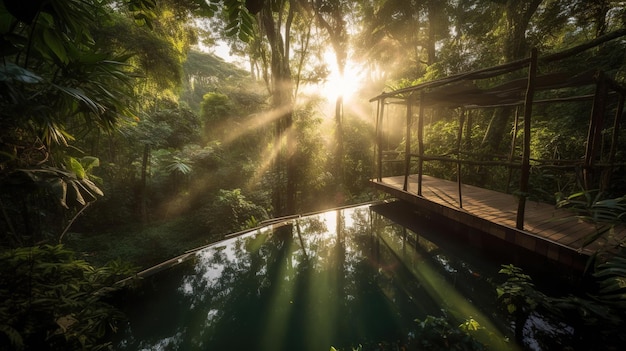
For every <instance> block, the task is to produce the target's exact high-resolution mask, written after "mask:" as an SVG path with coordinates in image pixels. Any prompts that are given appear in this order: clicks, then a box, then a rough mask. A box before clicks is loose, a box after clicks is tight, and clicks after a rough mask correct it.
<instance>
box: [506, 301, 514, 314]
mask: <svg viewBox="0 0 626 351" xmlns="http://www.w3.org/2000/svg"><path fill="white" fill-rule="evenodd" d="M506 309H507V311H509V313H510V314H513V313H514V312H515V311H517V307H515V305H514V304H512V303H510V304H508V305H507V306H506Z"/></svg>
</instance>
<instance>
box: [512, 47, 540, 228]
mask: <svg viewBox="0 0 626 351" xmlns="http://www.w3.org/2000/svg"><path fill="white" fill-rule="evenodd" d="M536 77H537V49H536V48H533V50H532V51H531V54H530V65H529V67H528V87H527V88H526V98H525V99H524V150H523V152H522V175H521V177H520V186H519V188H520V194H519V202H518V204H517V221H516V227H517V229H520V230H522V229H524V213H525V210H526V198H527V197H528V181H529V179H530V123H531V117H532V113H533V98H534V95H535V78H536Z"/></svg>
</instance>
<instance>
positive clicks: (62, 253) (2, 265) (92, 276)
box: [0, 245, 132, 350]
mask: <svg viewBox="0 0 626 351" xmlns="http://www.w3.org/2000/svg"><path fill="white" fill-rule="evenodd" d="M131 271H132V269H131V268H129V267H127V266H125V265H123V264H121V263H120V262H111V263H109V264H107V265H105V266H103V267H100V268H95V267H93V266H91V265H89V264H88V263H87V262H85V261H83V260H77V259H75V258H74V253H73V252H72V251H70V250H67V249H65V248H64V247H63V246H62V245H56V246H51V245H46V246H40V247H24V248H18V249H14V250H8V251H5V252H3V253H2V254H0V301H1V302H0V349H5V348H6V347H8V348H11V349H15V350H79V349H81V350H87V349H88V350H100V349H105V348H106V347H107V344H106V343H102V341H101V340H102V338H103V337H104V336H106V335H107V334H108V333H110V332H114V331H115V330H116V324H117V323H118V322H119V321H121V320H123V319H124V315H123V314H122V313H121V312H120V311H119V310H117V309H116V308H115V307H113V306H111V305H109V304H108V303H106V302H105V301H104V298H105V297H106V296H107V294H108V293H110V292H111V291H113V290H114V288H113V287H114V284H115V282H116V281H117V280H119V279H120V278H121V277H124V276H128V275H129V274H130V273H131Z"/></svg>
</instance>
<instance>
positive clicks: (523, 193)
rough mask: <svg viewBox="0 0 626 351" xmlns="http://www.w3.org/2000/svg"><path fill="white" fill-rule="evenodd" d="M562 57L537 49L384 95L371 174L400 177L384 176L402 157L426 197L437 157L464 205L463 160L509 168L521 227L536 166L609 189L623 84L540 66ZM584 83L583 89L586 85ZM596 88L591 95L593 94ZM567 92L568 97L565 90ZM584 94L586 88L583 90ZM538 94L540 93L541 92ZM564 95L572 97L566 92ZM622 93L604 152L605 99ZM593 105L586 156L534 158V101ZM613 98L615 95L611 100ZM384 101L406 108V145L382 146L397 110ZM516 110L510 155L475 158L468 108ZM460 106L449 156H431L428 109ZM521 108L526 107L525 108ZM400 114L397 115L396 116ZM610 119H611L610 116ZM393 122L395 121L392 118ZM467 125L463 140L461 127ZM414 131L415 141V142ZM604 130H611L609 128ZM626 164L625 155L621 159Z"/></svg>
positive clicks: (380, 98)
mask: <svg viewBox="0 0 626 351" xmlns="http://www.w3.org/2000/svg"><path fill="white" fill-rule="evenodd" d="M561 56H562V55H554V54H553V55H550V56H546V57H544V58H540V57H539V55H538V53H537V51H536V50H532V53H531V55H530V57H528V58H525V59H522V60H518V61H514V62H510V63H507V64H503V65H499V66H494V67H489V68H484V69H480V70H476V71H472V72H466V73H461V74H457V75H453V76H449V77H446V78H442V79H438V80H434V81H430V82H426V83H422V84H419V85H415V86H411V87H407V88H402V89H398V90H395V91H391V92H385V93H382V94H380V95H378V96H376V97H374V98H372V99H371V100H370V101H371V102H376V103H377V113H376V145H375V162H376V174H375V177H374V179H376V181H378V182H380V181H381V180H382V179H383V177H384V176H398V175H400V174H384V173H385V172H386V171H385V166H384V165H385V164H386V163H388V162H393V161H400V162H402V163H403V165H404V167H403V169H404V172H403V174H402V175H403V176H404V186H403V188H404V191H407V189H408V188H409V187H408V182H409V177H410V176H411V175H412V174H415V172H416V173H417V174H416V175H417V194H416V196H422V177H423V172H424V163H425V162H432V161H439V162H450V163H453V164H456V178H457V179H456V181H457V183H458V205H459V207H461V208H462V207H463V198H462V193H461V190H462V185H463V179H464V177H463V174H462V173H463V169H464V167H463V166H466V167H465V169H467V168H468V167H469V166H475V167H482V168H485V169H486V168H488V167H494V166H498V167H507V168H508V177H509V179H508V181H507V186H506V191H507V192H508V191H509V183H511V182H512V181H513V179H512V174H513V171H516V172H517V173H518V174H519V179H518V180H517V187H515V188H514V189H512V191H513V192H514V193H515V194H516V195H517V196H518V199H519V202H518V206H517V223H516V227H517V229H524V217H525V207H526V199H527V197H528V196H529V193H530V191H531V190H532V189H530V175H531V172H532V170H533V169H534V168H536V169H541V168H544V169H563V170H565V169H567V170H574V171H579V172H580V174H581V178H582V183H583V184H584V187H585V189H587V190H590V189H600V190H602V189H606V188H608V186H609V185H610V181H611V174H612V170H613V169H614V168H615V167H616V166H617V165H620V163H619V162H620V160H617V159H616V154H617V149H618V143H619V128H620V120H621V118H622V115H623V105H624V99H625V98H624V97H625V95H626V89H625V88H623V87H622V86H620V85H619V84H618V83H617V82H615V81H614V80H612V79H611V78H609V77H607V76H606V75H605V74H604V73H603V72H598V71H594V70H589V71H585V72H576V73H572V72H567V71H559V72H549V73H541V68H542V67H540V66H541V65H543V64H546V63H551V62H554V60H558V59H562V58H563V57H561ZM585 89H586V90H585ZM589 89H592V90H593V94H591V93H590V92H589ZM564 91H566V92H569V95H567V94H564V93H563V92H564ZM581 92H582V93H581ZM539 94H540V95H539ZM565 95H567V96H565ZM616 96H617V99H618V103H617V107H616V110H617V111H616V113H615V116H614V117H613V121H612V122H613V123H612V124H611V127H612V128H613V131H612V133H610V136H611V137H610V147H609V151H608V156H606V155H604V156H603V154H606V153H607V152H603V151H602V150H601V149H602V147H603V143H604V144H606V143H607V142H606V141H605V140H604V139H603V135H602V134H603V131H606V130H605V128H606V127H605V124H606V123H607V122H609V123H610V122H611V121H610V119H611V118H607V117H606V116H605V115H606V114H607V107H606V106H607V104H608V101H609V99H613V100H614V98H615V97H616ZM580 101H582V102H589V103H591V116H590V117H589V123H588V132H587V137H586V144H585V154H584V155H581V156H580V158H578V159H572V160H560V159H556V158H555V159H551V160H538V159H533V158H531V151H532V150H531V145H532V142H533V135H532V128H531V123H532V118H533V107H537V106H540V105H550V104H557V103H570V102H580ZM611 101H612V100H611ZM386 106H398V107H402V106H404V108H405V109H406V110H405V112H406V114H405V119H406V123H405V125H404V128H403V133H404V139H403V140H404V143H405V145H404V150H400V149H397V148H396V149H385V147H384V146H383V139H384V137H385V135H386V133H389V131H388V130H386V128H385V124H384V123H383V121H390V120H391V119H393V118H396V116H393V115H392V114H391V112H390V109H389V108H388V107H386ZM505 107H507V108H515V109H514V110H515V122H514V126H513V130H512V133H511V134H512V137H511V142H510V145H511V146H510V147H511V149H510V152H508V155H505V156H500V155H490V157H489V158H488V159H478V160H476V159H470V157H468V155H470V154H471V153H470V152H468V151H472V150H471V145H472V141H471V140H470V137H471V128H472V124H473V123H476V121H475V120H472V118H471V111H473V110H481V109H482V110H486V109H495V108H505ZM437 109H439V110H448V111H454V110H455V109H456V110H458V111H459V113H458V115H459V127H458V130H457V135H456V142H455V145H454V147H453V149H452V150H451V151H450V153H448V154H444V155H429V154H426V152H425V144H424V143H425V139H424V138H425V128H426V125H427V123H426V112H427V111H434V110H437ZM415 111H417V116H416V117H417V120H416V121H417V123H414V117H415V116H414V113H415ZM520 111H521V112H520ZM396 119H397V118H396ZM607 120H608V121H607ZM390 125H392V124H390ZM464 127H465V140H463V128H464ZM520 132H521V133H522V136H523V141H522V143H520V145H521V155H516V147H517V146H516V139H517V137H518V134H519V133H520ZM412 133H414V135H415V136H416V140H412V136H411V134H412ZM605 134H606V133H605ZM413 142H415V143H416V145H415V146H416V152H413V151H412V143H413ZM394 153H395V154H396V155H399V156H398V157H400V158H399V159H397V160H389V159H385V157H384V155H392V154H394ZM622 163H623V160H622Z"/></svg>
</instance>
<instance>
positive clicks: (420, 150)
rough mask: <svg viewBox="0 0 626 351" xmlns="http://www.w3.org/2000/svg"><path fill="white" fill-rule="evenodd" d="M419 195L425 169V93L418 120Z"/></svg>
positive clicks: (421, 94) (421, 101)
mask: <svg viewBox="0 0 626 351" xmlns="http://www.w3.org/2000/svg"><path fill="white" fill-rule="evenodd" d="M417 147H418V150H417V154H418V157H419V158H418V162H417V195H419V196H422V173H423V172H422V170H423V168H424V91H423V90H422V92H421V93H420V109H419V119H418V120H417Z"/></svg>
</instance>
